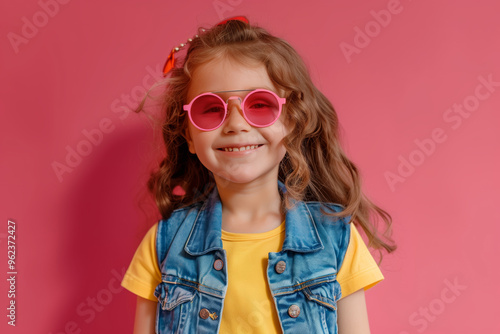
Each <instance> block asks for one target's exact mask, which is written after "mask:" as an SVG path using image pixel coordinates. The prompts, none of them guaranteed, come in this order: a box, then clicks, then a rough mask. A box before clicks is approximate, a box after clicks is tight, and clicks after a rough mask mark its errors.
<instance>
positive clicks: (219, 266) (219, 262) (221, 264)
mask: <svg viewBox="0 0 500 334" xmlns="http://www.w3.org/2000/svg"><path fill="white" fill-rule="evenodd" d="M222 267H224V262H222V260H221V259H217V260H215V262H214V269H215V270H222Z"/></svg>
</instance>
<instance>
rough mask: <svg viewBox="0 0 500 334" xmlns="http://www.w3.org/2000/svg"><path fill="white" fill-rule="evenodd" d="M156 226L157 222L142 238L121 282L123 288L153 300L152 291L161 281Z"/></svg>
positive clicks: (154, 298) (155, 299)
mask: <svg viewBox="0 0 500 334" xmlns="http://www.w3.org/2000/svg"><path fill="white" fill-rule="evenodd" d="M157 228H158V223H156V224H155V225H154V226H153V227H151V228H150V229H149V231H148V232H147V233H146V235H145V236H144V238H143V239H142V241H141V243H140V245H139V247H138V248H137V250H136V251H135V254H134V257H133V258H132V262H131V263H130V266H129V267H128V269H127V272H126V273H125V276H124V277H123V280H122V283H121V285H122V286H123V287H124V288H125V289H127V290H129V291H131V292H133V293H135V294H136V295H138V296H141V297H143V298H146V299H149V300H153V301H158V299H157V298H156V297H155V295H154V291H155V289H156V286H157V285H158V284H160V283H161V272H160V269H159V267H158V261H157V256H156V230H157Z"/></svg>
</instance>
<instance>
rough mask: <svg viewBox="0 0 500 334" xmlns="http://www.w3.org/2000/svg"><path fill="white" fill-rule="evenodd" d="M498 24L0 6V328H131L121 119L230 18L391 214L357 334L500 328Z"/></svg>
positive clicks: (358, 7)
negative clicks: (332, 126) (192, 41)
mask: <svg viewBox="0 0 500 334" xmlns="http://www.w3.org/2000/svg"><path fill="white" fill-rule="evenodd" d="M193 8H196V9H195V11H193ZM498 10H499V6H498V4H497V2H495V1H493V0H491V1H477V2H473V1H456V0H447V1H440V2H430V1H416V0H413V1H411V0H401V1H397V0H390V1H388V0H377V1H368V0H364V1H352V2H347V1H328V2H327V1H291V0H286V1H284V0H280V1H268V0H265V1H264V0H257V1H250V0H220V1H219V0H217V1H201V0H199V1H197V4H196V6H193V4H192V1H168V2H167V1H162V2H160V1H138V0H135V1H116V0H113V1H106V2H102V1H101V2H83V1H69V0H65V1H62V0H57V2H56V0H41V1H35V0H31V1H23V2H15V3H14V2H6V1H3V3H2V9H1V10H0V12H1V13H2V14H1V16H2V18H1V20H0V22H1V23H0V27H1V28H0V29H1V34H0V35H1V36H3V37H2V39H1V49H0V50H1V61H0V67H1V89H0V94H1V98H0V107H1V120H0V133H1V135H2V140H1V143H0V152H1V159H0V161H1V162H0V175H1V187H0V188H1V199H0V208H1V210H0V211H1V219H2V223H1V226H2V227H1V229H0V244H1V252H2V255H1V258H2V259H3V260H2V265H1V268H3V269H2V272H3V274H2V276H3V277H5V276H8V275H7V271H8V268H7V257H6V253H7V236H8V234H7V224H8V219H11V220H13V221H15V224H16V237H17V239H16V247H17V248H16V268H15V270H16V271H17V275H16V288H15V289H16V298H15V301H16V328H12V327H11V326H9V325H7V320H8V319H7V317H6V315H7V312H8V311H7V310H6V308H7V307H8V303H9V301H10V300H11V299H9V298H8V296H7V294H8V291H9V286H8V285H7V282H6V280H5V279H2V280H1V283H0V300H1V303H0V305H1V306H2V310H3V311H2V314H1V317H0V319H3V320H1V322H0V331H1V332H2V333H47V334H48V333H52V334H56V333H57V334H59V333H108V332H113V333H121V332H123V333H128V332H130V331H131V326H132V317H133V312H134V307H135V305H134V301H135V297H134V296H133V295H132V294H130V293H129V292H126V291H124V290H123V289H121V288H120V286H119V283H118V280H119V278H120V276H121V275H122V273H123V270H124V269H125V268H126V267H127V266H128V263H129V261H130V259H131V256H132V254H133V252H134V250H135V247H136V246H137V244H138V243H139V241H140V240H141V238H142V236H143V234H144V232H145V231H146V230H147V228H148V227H149V226H150V225H151V224H152V223H153V222H154V219H155V211H154V209H153V208H152V206H151V203H150V202H148V201H147V200H145V191H144V183H145V180H146V179H147V174H148V170H149V168H150V165H151V159H152V157H153V156H154V145H153V140H154V138H153V136H152V131H151V129H152V127H151V125H150V123H149V122H148V121H147V120H146V118H145V117H144V116H137V115H135V114H129V113H127V111H128V110H130V106H131V105H133V102H134V101H135V100H136V99H137V96H140V95H141V94H142V93H143V92H144V88H149V86H150V85H151V84H152V83H153V81H154V79H153V75H152V74H151V73H154V72H155V70H156V69H158V67H159V66H161V65H163V62H164V60H165V57H166V55H167V53H168V51H169V50H170V48H172V47H173V46H174V45H176V44H178V43H180V42H183V41H184V40H185V39H187V38H188V37H190V36H191V35H192V34H194V33H195V29H196V27H197V26H199V25H205V26H210V25H211V24H213V23H215V22H217V21H219V19H220V18H223V17H228V16H232V15H237V14H244V15H247V16H248V17H249V18H250V20H251V21H252V22H254V23H258V24H259V25H262V26H264V27H266V28H268V29H269V30H270V31H272V32H273V33H275V34H276V35H278V36H282V37H283V38H285V39H287V40H288V41H289V42H290V43H291V44H292V45H293V46H295V47H296V48H297V50H298V51H299V52H300V53H301V54H302V55H303V57H304V59H305V61H306V62H307V64H308V66H309V68H310V70H311V73H312V76H313V77H314V79H315V81H316V83H317V85H318V86H319V87H320V88H321V89H322V91H323V92H324V93H325V94H326V95H327V96H328V97H329V98H331V100H332V102H333V104H334V106H335V107H336V108H337V110H338V113H339V116H340V119H341V122H342V124H343V128H344V130H345V134H344V140H345V146H346V149H347V151H348V152H349V154H350V156H351V157H352V159H353V160H354V161H355V162H356V163H357V164H358V165H359V167H360V169H361V170H362V173H363V177H364V183H365V186H366V190H367V193H368V194H369V195H370V196H371V197H372V198H373V199H374V200H375V202H377V203H378V204H380V205H381V206H382V207H384V208H386V209H387V210H388V211H389V212H390V213H391V214H392V215H393V218H394V229H395V238H396V240H397V242H398V245H399V248H398V251H397V252H396V253H395V254H394V255H390V256H386V257H385V259H384V262H383V263H382V270H383V272H384V274H385V276H386V280H385V281H384V282H383V283H381V284H380V285H378V286H377V287H375V288H373V289H372V290H370V291H369V292H367V300H368V307H369V314H370V322H371V327H372V332H373V333H396V334H413V333H427V334H431V333H497V332H499V330H500V325H499V323H498V321H497V316H496V312H495V311H496V310H498V305H497V303H496V301H497V300H498V299H499V297H500V289H498V285H497V284H495V281H496V275H497V274H498V273H499V270H498V268H497V267H498V263H499V260H498V256H497V255H498V254H499V253H500V246H499V243H498V242H495V241H494V240H495V238H496V237H497V236H498V234H499V233H500V228H499V226H500V224H499V223H500V213H499V212H500V211H499V210H498V200H499V199H500V196H499V195H500V194H499V189H500V177H499V175H498V171H499V170H500V157H499V153H500V152H499V144H500V134H499V133H500V132H499V131H498V128H499V126H500V116H499V114H498V112H499V110H500V109H499V108H500V66H499V61H498V59H500V43H499V42H498V36H499V35H500V24H499V23H498V22H499V21H498ZM47 13H48V14H47ZM306 13H307V15H306ZM384 13H385V14H384ZM387 13H389V15H390V17H389V16H388V15H387ZM376 17H377V18H376ZM488 82H489V83H488ZM127 101H128V102H127ZM130 101H131V102H130ZM460 109H461V110H460ZM96 129H100V130H99V132H98V131H97V130H96ZM99 133H100V134H101V135H99ZM87 136H91V137H92V138H93V139H92V140H93V142H94V143H93V144H90V145H89V144H88V143H89V140H87ZM71 150H80V151H81V152H83V153H84V154H86V156H83V157H81V159H77V158H75V157H72V158H70V157H68V152H69V151H71ZM67 159H68V161H66V160H67ZM54 164H60V165H58V166H59V168H65V171H64V172H62V174H61V175H60V177H58V176H57V175H56V173H55V171H54V167H53V166H54ZM63 166H64V167H63ZM495 268H497V269H495Z"/></svg>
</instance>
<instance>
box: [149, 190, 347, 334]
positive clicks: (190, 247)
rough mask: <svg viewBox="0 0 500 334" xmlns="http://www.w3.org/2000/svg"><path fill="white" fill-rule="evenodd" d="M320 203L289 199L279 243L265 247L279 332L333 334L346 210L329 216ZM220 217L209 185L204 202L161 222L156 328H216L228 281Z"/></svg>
mask: <svg viewBox="0 0 500 334" xmlns="http://www.w3.org/2000/svg"><path fill="white" fill-rule="evenodd" d="M279 186H280V189H281V190H282V191H284V187H283V185H282V184H281V183H280V185H279ZM326 206H327V207H328V208H330V209H332V210H333V211H335V212H339V211H341V210H342V207H341V206H339V205H336V204H326ZM322 208H323V210H324V206H322V204H321V203H319V202H294V206H293V208H292V209H289V210H287V212H286V218H285V219H286V223H285V224H286V225H285V226H286V228H285V240H284V242H283V247H282V249H281V251H280V252H278V253H272V252H270V253H269V261H268V266H267V280H268V284H269V287H270V290H271V292H272V295H273V300H274V305H275V307H276V311H277V313H278V317H279V320H280V324H281V328H282V330H283V333H285V334H288V333H301V334H304V333H315V334H318V333H337V300H338V299H339V298H340V297H341V291H340V285H339V283H338V282H337V272H338V270H339V269H340V267H341V265H342V262H343V260H344V256H345V253H346V250H347V246H348V243H349V237H350V227H349V217H345V218H337V217H332V216H327V215H325V214H323V213H322ZM221 217H222V206H221V202H220V198H219V195H218V192H217V190H216V188H215V190H214V191H213V193H212V194H211V195H209V197H208V198H207V199H206V200H205V201H204V202H199V203H195V204H192V205H190V206H188V207H185V208H181V209H178V210H175V211H174V212H173V213H172V214H171V216H170V218H168V219H166V220H161V221H160V222H159V224H158V231H157V236H156V251H157V256H158V262H159V268H160V270H161V274H162V282H161V283H160V284H159V285H158V286H157V287H156V290H155V296H156V297H157V298H158V301H159V303H158V307H157V316H156V333H159V334H166V333H186V334H195V333H196V334H201V333H210V334H213V333H218V332H219V325H220V319H221V317H223V316H224V310H223V306H224V297H225V295H226V288H227V265H226V263H227V262H226V252H225V250H224V249H223V248H222V240H221Z"/></svg>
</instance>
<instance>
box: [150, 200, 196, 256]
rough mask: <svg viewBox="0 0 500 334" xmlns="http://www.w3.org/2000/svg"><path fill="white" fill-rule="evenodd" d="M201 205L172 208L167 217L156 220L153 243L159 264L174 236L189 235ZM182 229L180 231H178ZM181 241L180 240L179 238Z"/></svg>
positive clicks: (194, 204) (183, 236)
mask: <svg viewBox="0 0 500 334" xmlns="http://www.w3.org/2000/svg"><path fill="white" fill-rule="evenodd" d="M202 207H203V202H196V203H193V204H191V205H188V206H185V207H182V208H179V209H176V210H174V211H173V212H172V213H171V214H170V216H169V217H167V218H164V219H161V220H160V221H159V222H158V228H157V232H156V238H155V244H156V255H157V258H158V261H159V265H160V266H161V264H162V262H163V260H164V259H165V257H166V254H167V252H168V249H169V248H170V245H171V244H172V242H173V240H174V239H175V238H181V237H182V238H185V237H186V236H187V235H189V233H190V231H191V228H192V225H193V223H194V221H195V220H196V217H197V216H198V214H199V212H200V211H201V209H202ZM180 230H182V231H183V232H182V233H179V231H180ZM181 241H182V240H181Z"/></svg>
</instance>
